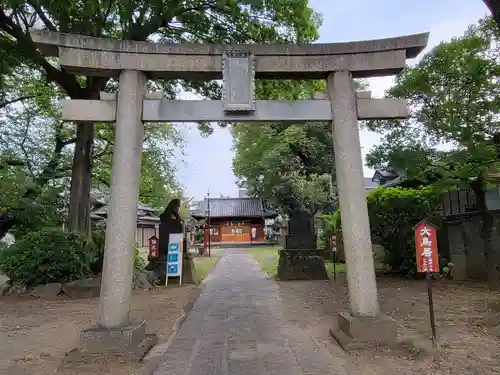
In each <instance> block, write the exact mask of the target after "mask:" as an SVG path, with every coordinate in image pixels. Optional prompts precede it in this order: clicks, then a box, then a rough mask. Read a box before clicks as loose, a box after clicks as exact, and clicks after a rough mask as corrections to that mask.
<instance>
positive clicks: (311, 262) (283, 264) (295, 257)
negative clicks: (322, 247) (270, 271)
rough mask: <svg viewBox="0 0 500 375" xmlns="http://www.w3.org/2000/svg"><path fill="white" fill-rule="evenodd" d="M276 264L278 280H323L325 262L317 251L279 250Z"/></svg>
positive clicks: (326, 277)
mask: <svg viewBox="0 0 500 375" xmlns="http://www.w3.org/2000/svg"><path fill="white" fill-rule="evenodd" d="M279 254H280V257H279V263H278V278H279V279H280V280H325V279H328V274H327V273H326V268H325V260H324V259H323V257H322V256H321V252H320V251H318V250H281V251H280V253H279Z"/></svg>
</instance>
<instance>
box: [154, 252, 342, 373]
mask: <svg viewBox="0 0 500 375" xmlns="http://www.w3.org/2000/svg"><path fill="white" fill-rule="evenodd" d="M277 288H278V287H277V285H276V283H275V282H274V281H272V280H269V279H268V278H267V277H266V274H265V273H263V272H262V271H261V270H260V267H259V266H258V264H257V263H256V262H255V261H254V260H253V259H252V258H251V257H250V256H249V255H247V254H245V252H244V250H236V249H230V250H228V251H227V252H226V253H225V255H224V257H223V258H222V259H221V260H220V261H219V263H218V264H217V266H216V268H215V270H214V271H213V272H212V274H211V275H210V276H209V279H207V281H206V283H205V286H204V289H203V292H202V294H201V295H200V297H199V298H198V300H197V301H196V303H195V305H194V306H193V309H192V310H191V311H190V313H189V315H188V316H187V318H186V320H185V321H184V323H183V324H182V326H181V328H180V330H179V332H178V334H177V336H176V337H175V339H174V340H173V342H172V344H171V345H170V348H169V350H168V351H167V353H166V355H165V356H164V357H163V358H162V361H161V362H160V365H159V366H158V368H157V369H156V371H155V372H154V374H155V375H167V374H168V375H327V374H328V375H340V374H339V373H338V372H337V370H336V366H334V359H333V357H332V356H331V354H330V353H329V352H327V351H326V350H325V349H324V348H320V347H319V346H318V345H317V344H316V342H315V340H314V339H313V338H312V337H311V336H310V334H308V333H307V332H306V331H305V330H304V329H303V328H302V327H299V326H297V325H296V324H294V323H292V322H290V321H287V320H286V319H285V317H284V308H285V306H284V304H283V302H282V301H281V299H280V298H279V296H278V292H277Z"/></svg>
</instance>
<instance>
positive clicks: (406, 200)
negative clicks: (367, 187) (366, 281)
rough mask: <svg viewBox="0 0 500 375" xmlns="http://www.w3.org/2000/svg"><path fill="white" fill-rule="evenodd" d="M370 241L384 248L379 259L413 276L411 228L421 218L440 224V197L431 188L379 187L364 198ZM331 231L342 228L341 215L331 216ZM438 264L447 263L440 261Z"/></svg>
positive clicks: (412, 236)
mask: <svg viewBox="0 0 500 375" xmlns="http://www.w3.org/2000/svg"><path fill="white" fill-rule="evenodd" d="M367 201H368V214H369V217H370V230H371V236H372V242H373V243H374V244H377V245H381V246H382V247H383V248H384V254H383V256H382V257H381V258H379V259H378V260H379V261H381V262H382V263H384V264H385V265H386V266H387V268H388V269H391V270H393V271H397V272H401V273H404V274H406V275H407V276H410V277H411V276H414V275H415V273H416V260H415V238H414V231H413V226H414V225H415V224H417V223H418V222H419V221H420V220H422V219H423V218H428V219H430V220H431V221H433V222H434V223H435V224H438V225H439V224H440V221H441V217H440V215H439V213H438V208H439V204H440V202H441V194H440V192H439V191H438V190H436V189H432V188H423V189H405V188H400V187H394V188H378V189H376V190H374V191H371V192H370V193H369V194H368V196H367ZM330 222H331V228H334V229H335V230H336V229H341V221H340V212H339V211H338V210H337V212H336V213H335V214H334V215H331V219H330ZM440 264H447V262H446V260H444V259H441V260H440Z"/></svg>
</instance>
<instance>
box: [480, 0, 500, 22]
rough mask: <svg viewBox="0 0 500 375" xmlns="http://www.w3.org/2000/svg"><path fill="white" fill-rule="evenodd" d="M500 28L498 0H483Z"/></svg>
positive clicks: (499, 5) (499, 0)
mask: <svg viewBox="0 0 500 375" xmlns="http://www.w3.org/2000/svg"><path fill="white" fill-rule="evenodd" d="M483 1H484V3H485V4H486V6H487V7H488V9H489V10H490V12H491V14H492V15H493V19H494V20H495V22H496V23H497V26H498V28H499V29H500V0H483Z"/></svg>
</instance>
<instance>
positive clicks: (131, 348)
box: [63, 321, 157, 365]
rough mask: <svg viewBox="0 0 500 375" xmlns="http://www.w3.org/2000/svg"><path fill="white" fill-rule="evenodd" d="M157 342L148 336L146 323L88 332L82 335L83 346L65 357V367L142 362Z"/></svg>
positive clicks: (81, 343)
mask: <svg viewBox="0 0 500 375" xmlns="http://www.w3.org/2000/svg"><path fill="white" fill-rule="evenodd" d="M156 341H157V337H156V335H147V334H146V322H145V321H142V322H130V323H129V324H127V325H126V326H124V327H121V328H111V329H107V328H101V327H100V326H95V327H92V328H87V329H84V330H83V331H81V332H80V346H79V347H78V348H75V349H73V350H71V351H70V352H68V353H66V356H65V357H64V360H63V365H70V364H75V363H89V362H94V361H103V360H113V359H118V360H120V361H140V360H141V359H142V358H143V357H144V356H145V355H146V353H147V352H148V351H149V350H150V349H151V348H152V347H153V346H154V345H155V344H156Z"/></svg>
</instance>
